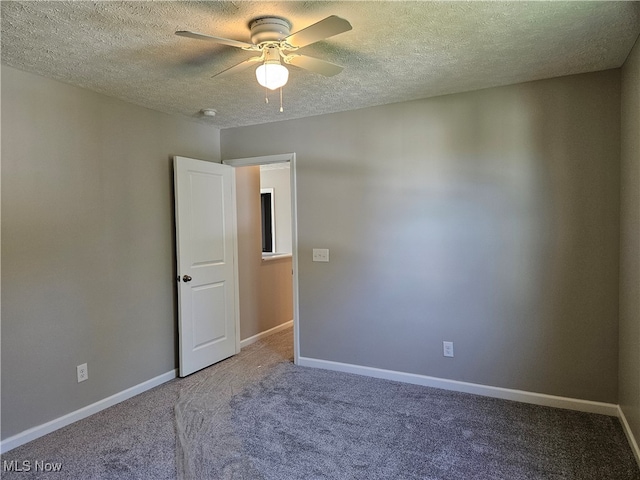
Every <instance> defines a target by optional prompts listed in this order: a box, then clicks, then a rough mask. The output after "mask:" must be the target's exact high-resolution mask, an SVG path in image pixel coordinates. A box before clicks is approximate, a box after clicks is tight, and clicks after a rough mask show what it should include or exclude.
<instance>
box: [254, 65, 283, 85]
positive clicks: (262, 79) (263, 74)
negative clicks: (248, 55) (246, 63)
mask: <svg viewBox="0 0 640 480" xmlns="http://www.w3.org/2000/svg"><path fill="white" fill-rule="evenodd" d="M256 78H257V79H258V83H259V84H260V85H262V86H263V87H266V88H268V89H269V90H276V89H277V88H280V87H283V86H284V85H285V84H286V83H287V80H289V70H287V67H285V66H284V65H282V64H280V63H263V64H262V65H260V66H259V67H258V68H256Z"/></svg>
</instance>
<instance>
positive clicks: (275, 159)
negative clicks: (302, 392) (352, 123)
mask: <svg viewBox="0 0 640 480" xmlns="http://www.w3.org/2000/svg"><path fill="white" fill-rule="evenodd" d="M287 162H288V163H289V166H290V179H291V237H292V238H291V250H292V252H291V265H292V267H293V282H292V283H293V362H294V363H295V364H296V365H297V364H298V358H299V357H300V327H299V309H298V195H297V190H296V183H297V182H296V154H295V153H282V154H278V155H265V156H261V157H247V158H232V159H228V160H223V161H222V163H223V164H225V165H229V166H231V167H249V166H254V165H268V164H271V163H287ZM239 338H240V331H239V330H238V339H239Z"/></svg>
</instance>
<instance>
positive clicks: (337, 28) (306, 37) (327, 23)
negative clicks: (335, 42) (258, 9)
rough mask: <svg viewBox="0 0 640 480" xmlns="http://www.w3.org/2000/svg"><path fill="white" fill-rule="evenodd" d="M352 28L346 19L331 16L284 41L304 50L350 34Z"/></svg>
mask: <svg viewBox="0 0 640 480" xmlns="http://www.w3.org/2000/svg"><path fill="white" fill-rule="evenodd" d="M352 28H353V27H352V26H351V24H350V23H349V22H348V21H346V20H345V19H344V18H340V17H337V16H336V15H331V16H330V17H327V18H325V19H324V20H320V21H319V22H317V23H314V24H313V25H309V26H308V27H307V28H303V29H302V30H300V31H299V32H295V33H292V34H291V35H289V36H288V37H286V38H285V39H284V41H286V42H287V43H288V44H289V45H291V46H294V47H298V48H302V47H305V46H307V45H310V44H312V43H315V42H318V41H320V40H324V39H325V38H329V37H333V36H334V35H337V34H339V33H344V32H348V31H349V30H351V29H352Z"/></svg>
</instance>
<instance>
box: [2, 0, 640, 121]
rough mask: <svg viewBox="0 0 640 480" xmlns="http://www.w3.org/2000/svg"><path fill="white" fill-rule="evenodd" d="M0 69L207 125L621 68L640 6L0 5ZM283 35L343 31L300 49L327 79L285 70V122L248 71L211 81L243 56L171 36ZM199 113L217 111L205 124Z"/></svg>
mask: <svg viewBox="0 0 640 480" xmlns="http://www.w3.org/2000/svg"><path fill="white" fill-rule="evenodd" d="M0 5H1V10H2V11H1V13H2V62H3V63H5V64H7V65H11V66H13V67H16V68H18V69H21V70H26V71H29V72H34V73H37V74H40V75H44V76H46V77H51V78H54V79H57V80H60V81H63V82H66V83H70V84H74V85H78V86H81V87H85V88H88V89H90V90H94V91H96V92H100V93H104V94H106V95H110V96H113V97H117V98H120V99H123V100H126V101H128V102H131V103H135V104H138V105H143V106H145V107H148V108H151V109H155V110H159V111H163V112H167V113H171V114H180V115H186V116H188V117H192V118H196V119H199V121H202V122H206V123H209V124H212V125H215V126H217V127H219V128H226V127H233V126H238V125H251V124H257V123H265V122H271V121H277V120H283V119H290V118H299V117H305V116H310V115H317V114H322V113H329V112H337V111H344V110H352V109H357V108H362V107H367V106H373V105H380V104H386V103H393V102H400V101H405V100H413V99H418V98H425V97H430V96H435V95H442V94H447V93H455V92H462V91H468V90H475V89H480V88H486V87H492V86H499V85H507V84H512V83H518V82H524V81H529V80H537V79H542V78H551V77H556V76H561V75H570V74H575V73H582V72H590V71H597V70H604V69H608V68H616V67H619V66H621V65H622V63H623V62H624V60H625V58H626V56H627V55H628V53H629V51H630V50H631V47H632V46H633V43H634V41H635V40H636V38H637V37H638V33H639V32H640V2H608V1H605V2H590V1H587V2H582V1H572V2H560V1H551V2H519V1H513V2H506V1H505V2H463V1H458V2H426V1H412V2H404V1H393V2H343V1H338V2H321V1H305V2H300V1H287V2H267V1H264V2H247V1H234V2H228V1H201V2H191V1H181V2H178V1H174V2H159V1H153V2H139V1H131V2H99V1H98V2H84V1H74V2H60V1H51V2H50V1H35V2H34V1H25V2H10V1H2V2H1V4H0ZM265 15H277V16H282V17H285V18H287V19H288V20H289V21H290V22H291V23H292V25H293V28H292V31H297V30H300V29H302V28H304V27H306V26H307V25H310V24H312V23H315V22H317V21H319V20H321V19H323V18H324V17H327V16H329V15H338V16H340V17H343V18H345V19H347V20H349V21H350V22H351V24H352V25H353V30H351V31H349V32H346V33H343V34H340V35H337V36H335V37H331V38H329V39H327V40H325V41H322V42H318V43H316V44H313V45H310V46H308V47H306V48H305V49H303V50H301V51H300V53H305V54H308V55H310V56H315V57H319V58H322V59H325V60H328V61H330V62H333V63H337V64H339V65H342V66H344V67H345V68H344V70H343V72H342V73H340V74H339V75H337V76H334V77H323V76H321V75H318V74H316V73H311V72H308V71H305V70H300V69H298V68H296V67H290V68H289V70H290V78H289V83H288V84H287V85H286V87H285V88H284V109H285V111H284V113H279V111H278V110H279V97H278V94H277V92H276V93H272V94H271V101H270V103H269V104H268V105H267V104H265V101H264V90H263V89H262V88H261V87H260V86H259V85H258V84H257V82H256V80H255V75H254V74H253V69H249V70H245V71H243V72H240V73H237V74H235V75H233V76H230V77H228V78H224V79H219V78H211V76H212V75H213V74H215V73H217V72H219V71H221V70H224V69H226V68H228V67H230V66H232V65H234V64H236V63H239V62H240V61H242V60H245V59H247V58H248V57H250V56H252V54H251V53H249V52H245V51H243V50H241V49H238V48H233V47H229V46H225V45H219V44H215V43H211V42H206V41H202V40H196V39H190V38H184V37H178V36H176V35H175V34H174V32H175V31H176V30H193V31H198V32H203V33H208V34H211V35H215V36H219V37H226V38H232V39H237V40H242V41H247V42H249V41H250V39H249V28H248V23H249V21H250V20H251V19H254V18H256V17H259V16H265ZM203 108H214V109H216V110H217V112H218V113H217V115H216V116H215V117H213V118H205V117H202V116H200V115H199V114H198V112H199V111H200V110H201V109H203Z"/></svg>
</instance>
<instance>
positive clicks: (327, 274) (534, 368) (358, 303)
mask: <svg viewBox="0 0 640 480" xmlns="http://www.w3.org/2000/svg"><path fill="white" fill-rule="evenodd" d="M282 132H287V134H286V135H282ZM620 133H621V132H620V72H619V71H618V70H614V71H605V72H599V73H593V74H586V75H577V76H572V77H563V78H557V79H551V80H544V81H538V82H531V83H527V84H520V85H514V86H508V87H501V88H495V89H488V90H483V91H477V92H471V93H464V94H457V95H449V96H443V97H438V98H432V99H426V100H421V101H414V102H408V103H402V104H395V105H387V106H381V107H375V108H369V109H365V110H361V111H353V112H345V113H339V114H332V115H323V116H317V117H311V118H306V119H302V120H295V121H289V122H283V123H273V124H266V125H260V126H252V127H244V128H233V129H227V130H223V131H222V132H221V144H222V158H236V157H238V158H242V157H249V156H256V155H268V154H276V153H283V152H296V154H297V156H296V158H297V179H298V183H297V191H298V240H299V250H298V253H299V289H300V349H301V350H300V354H301V356H303V357H311V358H318V359H325V360H333V361H337V362H345V363H349V364H356V365H364V366H371V367H379V368H384V369H391V370H397V371H402V372H412V373H417V374H423V375H432V376H436V377H442V378H448V379H454V380H461V381H466V382H475V383H479V384H485V385H494V386H499V387H506V388H514V389H522V390H527V391H532V392H542V393H547V394H553V395H563V396H568V397H573V398H582V399H588V400H595V401H603V402H613V403H616V402H617V389H618V376H617V370H618V273H619V268H618V265H619V226H620V225H619V187H620V178H619V176H620V170H619V159H620ZM314 247H317V248H329V249H330V258H331V262H330V263H328V264H326V263H312V261H311V250H312V248H314ZM443 340H450V341H453V342H454V343H455V358H453V359H450V358H444V357H443V356H442V341H443Z"/></svg>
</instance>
